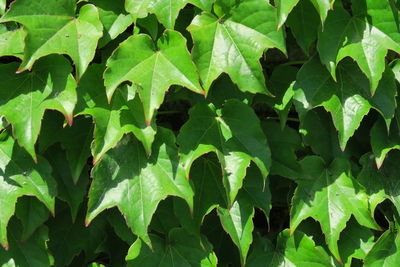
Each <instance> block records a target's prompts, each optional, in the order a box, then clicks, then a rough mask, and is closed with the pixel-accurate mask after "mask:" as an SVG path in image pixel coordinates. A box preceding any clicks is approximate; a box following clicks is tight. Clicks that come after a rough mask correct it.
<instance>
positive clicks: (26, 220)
mask: <svg viewBox="0 0 400 267" xmlns="http://www.w3.org/2000/svg"><path fill="white" fill-rule="evenodd" d="M15 215H16V216H17V218H18V219H19V220H20V221H21V224H22V229H23V230H22V233H21V240H20V241H21V242H25V241H26V240H27V239H28V238H29V237H30V236H31V235H32V234H33V233H34V232H35V231H36V229H38V228H39V227H40V226H42V225H43V224H44V223H45V222H46V221H47V219H48V218H49V211H48V209H47V208H46V206H44V205H43V204H42V203H41V202H40V201H39V200H37V199H35V198H32V197H22V198H20V199H19V200H18V202H17V205H16V207H15Z"/></svg>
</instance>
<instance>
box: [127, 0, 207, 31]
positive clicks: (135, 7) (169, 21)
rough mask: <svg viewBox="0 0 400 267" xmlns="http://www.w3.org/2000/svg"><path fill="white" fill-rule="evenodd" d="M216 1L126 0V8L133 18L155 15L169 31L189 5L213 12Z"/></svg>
mask: <svg viewBox="0 0 400 267" xmlns="http://www.w3.org/2000/svg"><path fill="white" fill-rule="evenodd" d="M214 1H215V0H173V1H169V0H168V1H166V0H126V1H125V8H126V10H127V11H128V12H130V13H131V14H132V16H133V17H134V18H135V19H136V18H144V17H146V16H147V14H148V13H154V14H155V15H156V16H157V18H158V20H159V21H160V22H161V23H162V24H163V25H164V26H165V28H167V29H173V28H174V25H175V20H176V18H177V17H178V14H179V11H180V10H181V9H182V8H183V7H184V6H186V5H187V4H188V3H191V4H194V5H196V6H198V7H199V8H201V9H203V10H207V11H211V5H212V3H213V2H214Z"/></svg>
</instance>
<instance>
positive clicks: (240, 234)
mask: <svg viewBox="0 0 400 267" xmlns="http://www.w3.org/2000/svg"><path fill="white" fill-rule="evenodd" d="M248 197H249V196H248V194H243V193H242V192H239V194H238V195H237V198H236V200H235V202H233V204H232V206H231V207H230V208H229V209H226V208H223V207H219V208H218V215H219V218H220V220H221V224H222V227H223V228H224V230H225V231H226V232H227V233H228V234H229V236H230V237H231V238H232V241H233V243H235V245H236V246H237V247H238V248H239V252H240V259H241V262H242V265H244V264H245V263H246V257H247V253H248V251H249V248H250V245H251V243H252V242H253V236H252V235H253V230H254V224H253V217H254V207H253V203H252V199H251V198H248Z"/></svg>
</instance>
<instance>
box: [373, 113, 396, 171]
mask: <svg viewBox="0 0 400 267" xmlns="http://www.w3.org/2000/svg"><path fill="white" fill-rule="evenodd" d="M371 147H372V152H373V153H374V155H375V161H376V166H377V167H378V169H379V168H380V167H381V166H382V164H383V161H384V160H385V157H386V155H387V154H388V153H389V152H390V151H391V150H393V149H398V150H400V136H399V130H398V129H397V124H395V123H392V124H391V125H390V129H389V132H388V131H387V127H386V125H385V122H384V121H383V120H377V121H376V123H375V124H374V126H373V127H372V128H371Z"/></svg>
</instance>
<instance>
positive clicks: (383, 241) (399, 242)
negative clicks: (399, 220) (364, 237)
mask: <svg viewBox="0 0 400 267" xmlns="http://www.w3.org/2000/svg"><path fill="white" fill-rule="evenodd" d="M399 262H400V233H399V231H398V229H389V230H387V231H386V232H385V233H383V234H382V235H381V237H380V238H379V239H378V241H376V243H375V245H374V246H373V247H372V249H371V251H370V252H369V253H368V255H367V257H366V258H365V260H364V266H365V267H381V266H385V267H386V266H387V267H389V266H396V265H397V264H398V263H399Z"/></svg>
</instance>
